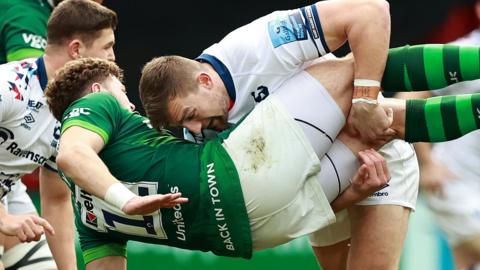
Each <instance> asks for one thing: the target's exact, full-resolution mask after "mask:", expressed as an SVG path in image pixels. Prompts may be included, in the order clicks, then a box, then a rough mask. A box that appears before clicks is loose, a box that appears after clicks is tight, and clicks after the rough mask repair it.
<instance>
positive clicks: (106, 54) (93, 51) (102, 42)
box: [81, 28, 115, 61]
mask: <svg viewBox="0 0 480 270" xmlns="http://www.w3.org/2000/svg"><path fill="white" fill-rule="evenodd" d="M113 45H115V35H114V34H113V30H112V29H111V28H108V29H103V30H100V36H99V37H98V38H97V39H95V40H94V41H93V42H92V44H91V45H90V46H87V47H83V49H82V51H81V55H82V56H83V57H96V58H101V59H107V60H110V61H115V53H114V52H113Z"/></svg>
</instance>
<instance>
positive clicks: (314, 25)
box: [305, 7, 320, 39]
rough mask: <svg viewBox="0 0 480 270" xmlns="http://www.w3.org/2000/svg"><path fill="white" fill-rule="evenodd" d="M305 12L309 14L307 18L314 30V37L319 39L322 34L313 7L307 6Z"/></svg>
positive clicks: (311, 28)
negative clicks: (319, 31)
mask: <svg viewBox="0 0 480 270" xmlns="http://www.w3.org/2000/svg"><path fill="white" fill-rule="evenodd" d="M305 14H306V15H307V18H306V19H307V22H308V25H309V26H310V30H311V31H312V36H313V39H319V38H320V34H319V33H318V29H317V24H316V23H315V18H314V15H313V11H312V8H311V7H307V8H305Z"/></svg>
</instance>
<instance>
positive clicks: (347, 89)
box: [306, 57, 354, 116]
mask: <svg viewBox="0 0 480 270" xmlns="http://www.w3.org/2000/svg"><path fill="white" fill-rule="evenodd" d="M306 71H307V72H308V73H309V74H310V75H311V76H312V77H313V78H315V79H316V80H317V81H319V82H320V84H321V85H322V86H323V87H325V89H326V90H327V91H328V93H329V94H330V96H331V97H332V98H333V100H335V102H336V104H337V105H338V106H339V107H340V109H341V110H342V112H343V113H344V115H345V116H347V115H348V113H349V111H350V107H351V105H352V94H353V74H354V60H353V58H352V57H345V58H334V59H326V60H325V61H321V62H316V63H315V64H313V65H311V66H309V67H308V68H307V69H306Z"/></svg>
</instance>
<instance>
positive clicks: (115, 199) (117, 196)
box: [105, 183, 137, 210]
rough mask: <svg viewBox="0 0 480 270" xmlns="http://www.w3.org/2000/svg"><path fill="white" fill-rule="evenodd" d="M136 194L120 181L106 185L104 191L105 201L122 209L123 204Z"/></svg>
mask: <svg viewBox="0 0 480 270" xmlns="http://www.w3.org/2000/svg"><path fill="white" fill-rule="evenodd" d="M136 196H137V195H136V194H135V193H133V192H131V191H130V190H129V189H128V188H127V187H126V186H124V185H123V184H121V183H115V184H113V185H111V186H110V187H108V189H107V192H106V193H105V201H106V202H108V203H109V204H111V205H113V206H115V207H117V208H118V209H120V210H122V209H123V207H124V206H125V204H126V203H127V202H128V201H129V200H131V199H132V198H133V197H136Z"/></svg>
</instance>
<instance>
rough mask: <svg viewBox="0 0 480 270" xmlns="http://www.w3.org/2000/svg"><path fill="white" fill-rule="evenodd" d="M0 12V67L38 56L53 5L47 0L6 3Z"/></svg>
mask: <svg viewBox="0 0 480 270" xmlns="http://www.w3.org/2000/svg"><path fill="white" fill-rule="evenodd" d="M0 10H2V13H1V15H0V33H1V34H0V40H2V42H1V43H0V64H3V63H6V62H11V61H17V60H21V59H25V58H29V57H39V56H41V55H42V54H43V51H44V50H45V47H46V46H47V20H48V17H49V16H50V13H51V12H52V5H51V4H50V3H49V2H48V1H47V0H40V1H38V0H27V1H21V0H6V1H1V2H0Z"/></svg>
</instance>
